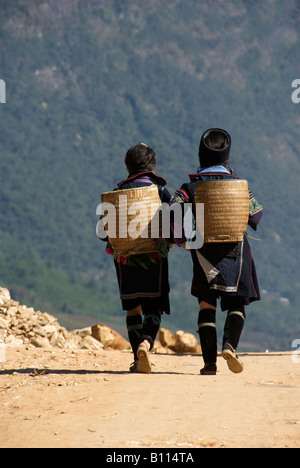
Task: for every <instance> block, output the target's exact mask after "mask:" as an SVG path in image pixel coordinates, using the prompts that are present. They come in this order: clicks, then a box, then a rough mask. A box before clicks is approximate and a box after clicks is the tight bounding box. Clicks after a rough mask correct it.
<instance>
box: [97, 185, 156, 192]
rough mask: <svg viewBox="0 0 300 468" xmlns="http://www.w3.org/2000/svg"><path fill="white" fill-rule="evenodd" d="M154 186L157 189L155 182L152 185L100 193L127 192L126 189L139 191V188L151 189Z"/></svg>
mask: <svg viewBox="0 0 300 468" xmlns="http://www.w3.org/2000/svg"><path fill="white" fill-rule="evenodd" d="M154 187H156V188H157V190H158V186H157V185H156V184H152V185H145V186H144V187H131V188H129V189H118V190H111V191H109V192H102V193H101V195H106V194H110V193H118V192H128V191H133V190H138V191H140V190H145V189H153V188H154Z"/></svg>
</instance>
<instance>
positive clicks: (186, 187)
mask: <svg viewBox="0 0 300 468" xmlns="http://www.w3.org/2000/svg"><path fill="white" fill-rule="evenodd" d="M230 148H231V138H230V135H229V134H228V132H226V131H225V130H222V129H220V128H211V129H209V130H207V131H206V132H204V133H203V135H202V137H201V140H200V145H199V161H200V167H199V168H198V171H197V173H196V174H191V175H190V176H189V178H190V181H189V182H188V183H185V184H183V185H182V186H181V188H180V189H178V190H177V191H176V192H175V193H174V194H173V196H172V197H171V202H170V204H172V203H181V204H184V203H193V202H194V199H195V187H196V183H197V182H206V181H217V180H221V181H224V180H238V179H239V177H238V176H236V175H235V174H234V172H233V170H232V169H231V168H230V167H229V166H228V162H229V156H230ZM262 214H263V208H262V206H261V205H260V204H259V203H258V202H257V201H256V200H255V199H254V197H253V194H252V193H251V192H250V190H249V219H248V225H250V226H251V227H252V228H253V229H254V230H256V228H257V225H258V223H259V222H260V220H261V218H262ZM246 219H247V214H246ZM185 240H186V239H185V237H184V233H183V236H182V237H181V238H180V239H179V238H178V237H177V238H175V242H176V243H177V244H178V245H182V246H184V245H185ZM191 256H192V261H193V280H192V287H191V293H192V295H193V296H195V297H197V299H198V301H199V305H200V312H199V316H198V333H199V336H200V344H201V347H202V353H203V359H204V368H203V369H201V371H200V373H201V374H202V375H215V374H216V372H217V366H216V361H217V333H216V307H217V299H220V305H221V309H222V311H226V310H227V311H228V312H227V318H226V322H225V327H224V336H223V347H222V356H223V357H224V359H226V360H227V363H228V367H229V369H230V370H231V371H232V372H235V373H239V372H242V371H243V365H242V363H241V362H240V361H239V359H238V357H237V355H236V349H237V346H238V343H239V339H240V336H241V333H242V329H243V326H244V321H245V317H246V315H245V306H246V305H248V304H250V303H251V302H253V301H258V300H260V293H259V286H258V281H257V276H256V270H255V265H254V261H253V258H252V255H251V249H250V245H249V243H248V240H247V236H246V235H244V236H243V241H242V242H214V243H208V242H205V243H204V244H203V246H202V247H201V248H200V249H191Z"/></svg>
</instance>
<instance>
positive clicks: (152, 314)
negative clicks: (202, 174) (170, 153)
mask: <svg viewBox="0 0 300 468" xmlns="http://www.w3.org/2000/svg"><path fill="white" fill-rule="evenodd" d="M125 164H126V167H127V170H128V173H129V175H128V177H127V179H125V180H123V181H122V182H120V183H119V184H118V186H117V188H116V189H115V190H124V189H131V188H138V187H145V186H151V185H157V187H158V193H159V196H160V199H161V201H162V202H163V203H169V201H170V198H171V196H170V193H169V192H168V190H167V189H166V188H165V185H166V181H165V180H164V179H163V178H162V177H159V176H158V175H156V174H155V173H154V172H153V171H154V169H155V166H156V155H155V152H154V151H153V149H151V148H150V147H149V146H147V145H145V144H144V143H141V144H138V145H135V146H133V147H131V148H130V149H129V150H128V151H127V153H126V157H125ZM100 228H101V226H100ZM98 229H99V227H98ZM102 229H103V226H102ZM99 237H100V238H102V239H104V240H106V241H108V238H105V236H104V235H103V234H102V235H101V236H99ZM106 251H107V253H110V254H112V255H114V252H113V251H112V249H111V246H110V244H109V241H108V243H107V248H106ZM114 263H115V267H116V273H117V278H118V284H119V290H120V298H121V301H122V307H123V310H126V311H127V317H126V325H127V330H128V337H129V341H130V344H131V347H132V351H133V354H134V363H133V365H132V366H131V368H130V371H131V372H141V373H150V372H151V363H150V360H149V351H151V349H152V348H153V345H154V340H155V338H156V335H157V333H158V330H159V328H160V323H161V315H162V314H163V313H164V312H165V313H166V314H170V304H169V291H170V287H169V280H168V244H167V241H164V240H162V242H161V244H160V246H159V251H158V252H155V253H149V254H137V255H131V256H129V257H123V256H119V257H116V256H115V255H114ZM143 315H144V318H143Z"/></svg>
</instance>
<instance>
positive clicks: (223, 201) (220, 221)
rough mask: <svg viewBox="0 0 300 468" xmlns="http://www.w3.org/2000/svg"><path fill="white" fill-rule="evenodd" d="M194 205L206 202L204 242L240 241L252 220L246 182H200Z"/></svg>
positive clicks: (197, 185)
mask: <svg viewBox="0 0 300 468" xmlns="http://www.w3.org/2000/svg"><path fill="white" fill-rule="evenodd" d="M195 202H196V203H204V242H241V241H242V240H243V237H244V234H245V232H246V229H247V224H248V219H249V192H248V183H247V181H246V180H241V179H234V180H216V181H215V180H213V181H205V182H197V184H196V190H195Z"/></svg>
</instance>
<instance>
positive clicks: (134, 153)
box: [125, 143, 156, 174]
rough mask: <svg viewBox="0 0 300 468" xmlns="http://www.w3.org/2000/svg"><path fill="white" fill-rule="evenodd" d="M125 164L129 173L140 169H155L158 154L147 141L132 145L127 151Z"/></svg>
mask: <svg viewBox="0 0 300 468" xmlns="http://www.w3.org/2000/svg"><path fill="white" fill-rule="evenodd" d="M125 164H126V166H127V170H128V172H129V174H131V173H133V172H138V171H153V170H154V169H155V166H156V154H155V152H154V150H153V149H152V148H150V146H148V145H145V143H140V144H138V145H135V146H132V147H131V148H129V150H128V151H127V153H126V156H125Z"/></svg>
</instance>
